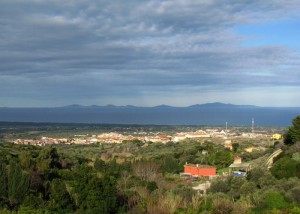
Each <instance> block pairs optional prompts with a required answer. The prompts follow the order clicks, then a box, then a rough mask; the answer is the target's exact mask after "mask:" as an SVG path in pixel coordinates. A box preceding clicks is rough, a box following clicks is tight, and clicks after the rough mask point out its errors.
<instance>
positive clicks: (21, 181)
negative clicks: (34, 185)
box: [7, 161, 30, 206]
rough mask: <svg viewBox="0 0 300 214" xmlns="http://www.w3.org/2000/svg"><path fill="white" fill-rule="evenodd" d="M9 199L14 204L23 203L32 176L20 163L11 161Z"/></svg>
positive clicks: (9, 168)
mask: <svg viewBox="0 0 300 214" xmlns="http://www.w3.org/2000/svg"><path fill="white" fill-rule="evenodd" d="M7 180H8V186H7V187H8V188H7V189H8V199H9V202H10V204H11V205H12V206H15V205H17V204H19V203H21V202H22V201H23V199H24V197H25V195H26V193H27V191H28V189H29V185H30V177H29V175H28V174H26V173H25V172H23V171H22V168H21V166H20V164H19V163H16V162H14V161H11V162H10V164H9V167H8V179H7Z"/></svg>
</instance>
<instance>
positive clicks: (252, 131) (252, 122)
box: [252, 118, 254, 134]
mask: <svg viewBox="0 0 300 214" xmlns="http://www.w3.org/2000/svg"><path fill="white" fill-rule="evenodd" d="M253 133H254V118H252V134H253Z"/></svg>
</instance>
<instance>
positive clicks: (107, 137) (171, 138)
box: [12, 129, 282, 149]
mask: <svg viewBox="0 0 300 214" xmlns="http://www.w3.org/2000/svg"><path fill="white" fill-rule="evenodd" d="M201 138H202V139H203V138H220V139H225V146H226V147H228V148H231V147H232V145H231V139H242V138H244V139H247V138H260V139H274V140H279V139H281V138H282V135H281V134H278V133H274V134H267V133H254V132H231V131H229V130H219V129H205V130H201V129H199V130H197V131H192V132H177V133H175V134H174V135H163V133H160V132H157V133H153V132H150V133H147V132H144V131H142V132H134V133H132V134H131V135H124V134H121V133H117V132H108V133H102V134H99V135H91V136H89V135H74V137H72V138H51V137H47V136H43V137H41V138H40V139H15V140H13V141H12V143H14V144H23V145H35V146H46V145H53V144H94V143H106V144H114V143H117V144H118V143H123V142H124V141H134V140H138V141H141V142H153V143H163V144H166V143H169V142H173V143H177V142H179V141H183V140H187V139H201ZM231 149H232V148H231Z"/></svg>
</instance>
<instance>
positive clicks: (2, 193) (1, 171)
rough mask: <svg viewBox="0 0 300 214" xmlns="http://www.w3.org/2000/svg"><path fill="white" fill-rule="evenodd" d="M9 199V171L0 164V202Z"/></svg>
mask: <svg viewBox="0 0 300 214" xmlns="http://www.w3.org/2000/svg"><path fill="white" fill-rule="evenodd" d="M5 199H7V171H6V165H5V164H4V163H0V200H5Z"/></svg>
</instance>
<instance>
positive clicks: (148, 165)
mask: <svg viewBox="0 0 300 214" xmlns="http://www.w3.org/2000/svg"><path fill="white" fill-rule="evenodd" d="M133 172H134V174H135V175H136V176H137V177H140V178H141V179H142V180H146V181H153V180H155V178H156V177H157V175H158V172H159V165H158V164H156V163H154V162H150V161H141V162H137V163H135V164H134V165H133Z"/></svg>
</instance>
